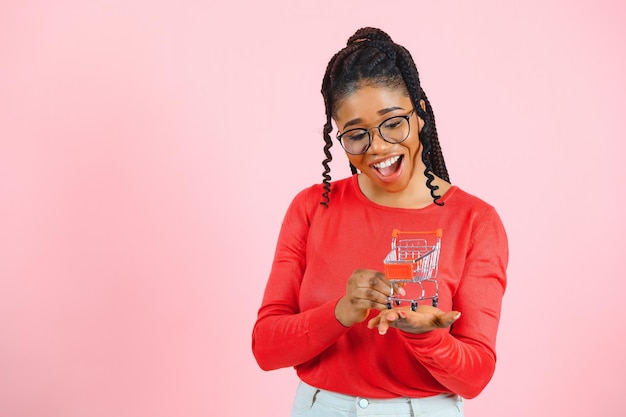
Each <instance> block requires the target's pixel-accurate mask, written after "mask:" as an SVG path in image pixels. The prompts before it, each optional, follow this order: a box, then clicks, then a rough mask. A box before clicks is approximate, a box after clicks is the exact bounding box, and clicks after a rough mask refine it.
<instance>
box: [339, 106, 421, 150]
mask: <svg viewBox="0 0 626 417" xmlns="http://www.w3.org/2000/svg"><path fill="white" fill-rule="evenodd" d="M413 113H415V109H413V110H411V113H409V114H407V115H405V116H394V117H390V118H389V119H386V120H384V121H383V122H382V123H381V124H379V125H378V126H375V127H370V128H369V129H364V128H358V129H350V130H347V131H345V132H343V133H337V140H338V141H339V143H341V146H342V147H343V149H344V150H345V151H346V152H348V153H349V154H351V155H361V154H364V153H365V152H367V150H368V149H369V147H370V146H371V145H372V134H371V133H370V131H371V130H372V129H378V133H379V134H380V137H381V138H383V140H384V141H385V142H388V143H402V142H404V141H405V140H406V138H408V137H409V133H410V132H411V124H410V123H409V119H410V118H411V116H412V115H413Z"/></svg>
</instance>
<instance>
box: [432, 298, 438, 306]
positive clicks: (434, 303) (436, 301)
mask: <svg viewBox="0 0 626 417" xmlns="http://www.w3.org/2000/svg"><path fill="white" fill-rule="evenodd" d="M438 305H439V299H438V298H437V297H435V298H433V307H437V306H438Z"/></svg>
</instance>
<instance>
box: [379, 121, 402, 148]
mask: <svg viewBox="0 0 626 417" xmlns="http://www.w3.org/2000/svg"><path fill="white" fill-rule="evenodd" d="M380 133H381V135H383V137H384V138H385V140H386V141H388V142H395V143H399V142H402V141H403V140H405V139H406V138H407V137H408V136H409V121H408V120H407V119H406V118H405V117H403V116H397V117H392V118H391V119H387V120H385V121H384V122H383V124H382V125H380Z"/></svg>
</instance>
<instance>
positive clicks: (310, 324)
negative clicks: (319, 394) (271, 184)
mask: <svg viewBox="0 0 626 417" xmlns="http://www.w3.org/2000/svg"><path fill="white" fill-rule="evenodd" d="M313 195H314V196H315V197H319V193H312V192H307V190H304V191H302V192H301V193H300V194H298V195H297V196H296V198H295V199H294V201H293V202H292V203H291V205H290V207H289V209H288V210H287V213H286V215H285V218H284V220H283V224H282V227H281V231H280V234H279V238H278V243H277V246H276V253H275V255H274V262H273V264H272V270H271V272H270V276H269V279H268V282H267V286H266V288H265V294H264V296H263V302H262V304H261V308H260V309H259V313H258V317H257V321H256V323H255V325H254V329H253V332H252V351H253V353H254V356H255V358H256V360H257V363H258V364H259V366H260V367H261V368H262V369H264V370H271V369H277V368H283V367H288V366H296V365H299V364H301V363H303V362H306V361H308V360H310V359H312V358H314V357H315V356H317V355H319V354H320V353H321V352H323V351H324V350H325V349H326V348H328V347H329V346H330V345H332V344H333V343H334V342H335V341H336V340H337V339H338V338H339V337H340V336H341V335H343V334H344V333H346V332H347V331H348V330H349V329H348V328H346V327H344V326H343V325H342V324H341V323H339V321H338V320H337V319H336V318H335V305H336V304H337V301H338V299H335V300H329V301H328V302H326V303H325V304H323V305H321V306H319V307H317V308H313V309H309V310H306V311H304V312H301V311H300V308H299V293H300V285H301V282H302V277H303V275H304V272H305V269H306V247H307V236H308V231H309V226H310V222H311V219H312V216H313V214H314V213H315V210H316V209H317V207H318V206H319V201H317V200H316V201H312V200H313V198H312V196H313Z"/></svg>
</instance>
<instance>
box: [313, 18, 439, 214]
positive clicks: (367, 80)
mask: <svg viewBox="0 0 626 417" xmlns="http://www.w3.org/2000/svg"><path fill="white" fill-rule="evenodd" d="M368 84H369V85H376V86H383V87H387V88H400V89H403V90H405V91H406V94H407V95H408V96H409V97H410V99H411V102H412V103H413V106H414V107H415V110H416V111H417V114H418V116H419V117H420V118H421V119H422V120H423V121H424V126H423V128H422V131H421V132H420V134H419V138H420V142H421V143H422V147H423V150H422V161H423V162H424V165H425V166H426V169H425V170H424V175H425V176H426V186H427V187H428V188H429V189H430V195H431V196H432V198H433V201H434V203H435V204H437V205H443V202H440V201H439V199H440V198H441V196H440V195H438V194H437V193H436V191H437V189H438V188H439V187H438V186H436V185H433V180H434V179H435V176H434V175H437V176H438V177H440V178H442V179H444V180H446V181H448V182H449V181H450V177H449V175H448V170H447V168H446V164H445V161H444V158H443V154H442V152H441V146H440V144H439V138H438V136H437V127H436V125H435V115H434V114H433V110H432V107H431V105H430V102H429V101H428V98H427V97H426V94H425V93H424V90H423V89H422V87H421V85H420V80H419V73H418V71H417V67H416V66H415V62H414V61H413V58H412V57H411V54H410V53H409V51H408V50H407V49H405V48H404V47H403V46H401V45H398V44H396V43H394V42H393V41H392V40H391V37H389V35H387V34H386V33H385V32H383V31H382V30H380V29H376V28H371V27H366V28H362V29H359V30H357V31H356V32H355V33H354V35H352V36H351V37H350V39H348V43H347V46H346V47H345V48H343V49H342V50H341V51H339V52H337V53H336V54H335V55H334V56H333V57H332V58H331V60H330V62H329V63H328V66H327V67H326V73H325V74H324V79H323V81H322V96H323V97H324V106H325V108H326V123H325V124H324V141H325V145H324V154H325V155H326V159H324V161H322V165H323V166H324V172H323V174H322V176H323V178H324V179H323V184H324V192H323V193H322V202H321V204H322V205H324V206H326V207H328V203H329V202H330V196H329V194H330V181H331V176H330V166H329V163H330V161H331V160H332V154H331V152H330V148H331V147H332V146H333V141H332V139H331V137H330V132H332V130H333V127H332V122H331V121H332V119H333V117H334V116H336V114H335V112H336V111H337V108H339V106H340V105H341V101H342V100H343V99H344V98H346V97H347V96H349V95H350V94H352V93H354V92H355V91H357V90H358V89H359V88H360V87H362V86H364V85H368ZM421 100H423V101H424V103H425V104H426V106H425V107H426V109H425V110H424V109H422V106H420V102H421ZM350 170H351V171H352V173H353V174H356V172H357V170H356V168H355V167H354V166H353V165H352V164H350ZM433 174H434V175H433Z"/></svg>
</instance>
